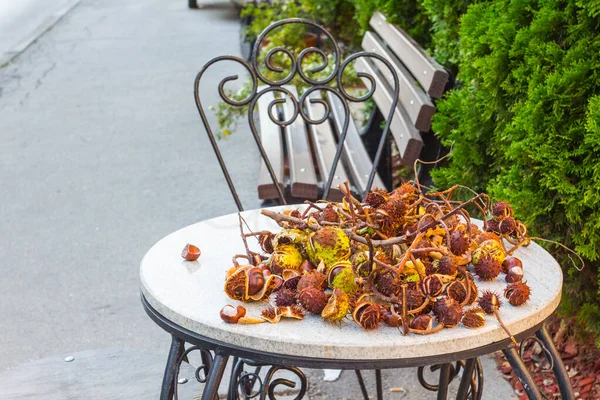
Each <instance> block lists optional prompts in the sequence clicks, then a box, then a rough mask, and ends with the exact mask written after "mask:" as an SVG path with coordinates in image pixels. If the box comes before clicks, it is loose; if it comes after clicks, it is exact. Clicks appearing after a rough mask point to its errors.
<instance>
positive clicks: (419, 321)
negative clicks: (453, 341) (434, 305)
mask: <svg viewBox="0 0 600 400" xmlns="http://www.w3.org/2000/svg"><path fill="white" fill-rule="evenodd" d="M432 326H433V318H431V315H429V314H422V315H419V316H418V317H416V318H415V319H413V320H412V321H411V322H410V328H411V329H415V330H418V331H428V330H431V328H432Z"/></svg>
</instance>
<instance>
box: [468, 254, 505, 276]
mask: <svg viewBox="0 0 600 400" xmlns="http://www.w3.org/2000/svg"><path fill="white" fill-rule="evenodd" d="M473 265H474V267H475V273H476V274H477V276H478V277H479V278H480V279H481V280H484V281H491V280H492V279H495V278H496V277H497V276H498V275H500V271H501V270H502V265H500V263H499V262H498V260H496V259H494V258H493V257H492V256H484V257H481V258H479V260H478V262H477V263H476V264H475V263H473Z"/></svg>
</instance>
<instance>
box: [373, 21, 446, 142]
mask: <svg viewBox="0 0 600 400" xmlns="http://www.w3.org/2000/svg"><path fill="white" fill-rule="evenodd" d="M362 47H363V49H364V50H365V51H371V52H373V53H376V54H379V55H380V56H382V57H384V58H385V59H386V60H388V61H390V63H391V64H392V65H393V66H394V69H395V70H396V74H397V75H398V78H399V83H400V98H399V100H400V103H402V106H403V107H404V109H405V110H406V113H407V114H408V116H409V117H410V120H411V121H412V122H413V124H414V125H415V128H417V129H418V130H420V131H422V132H428V131H429V129H430V128H431V118H432V117H433V114H434V113H435V106H434V105H433V102H432V101H431V100H430V99H429V96H427V94H426V93H425V91H424V90H423V88H422V87H420V86H419V84H418V82H417V81H416V80H415V78H414V77H413V76H412V75H411V74H410V72H408V70H407V69H406V68H405V67H404V65H402V63H401V62H400V60H398V58H397V57H396V56H395V55H394V54H393V53H392V51H391V50H389V48H387V47H386V46H384V45H383V43H382V42H381V40H380V39H379V38H378V37H377V36H376V35H375V34H374V33H372V32H367V33H366V34H365V36H364V38H363V41H362ZM380 72H381V74H382V75H383V77H384V78H385V79H386V81H387V82H388V83H389V85H390V87H393V85H394V78H393V76H392V73H391V71H390V70H389V69H388V68H386V67H383V68H380Z"/></svg>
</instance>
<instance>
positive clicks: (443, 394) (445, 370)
mask: <svg viewBox="0 0 600 400" xmlns="http://www.w3.org/2000/svg"><path fill="white" fill-rule="evenodd" d="M451 369H452V364H443V365H442V368H441V369H440V383H439V385H438V394H437V400H446V399H447V398H448V384H449V383H450V371H451Z"/></svg>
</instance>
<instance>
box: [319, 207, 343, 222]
mask: <svg viewBox="0 0 600 400" xmlns="http://www.w3.org/2000/svg"><path fill="white" fill-rule="evenodd" d="M321 218H322V219H323V221H327V222H338V221H339V220H340V217H339V215H338V213H337V211H335V209H334V208H333V205H332V204H327V206H326V207H325V208H324V209H323V211H321Z"/></svg>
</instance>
